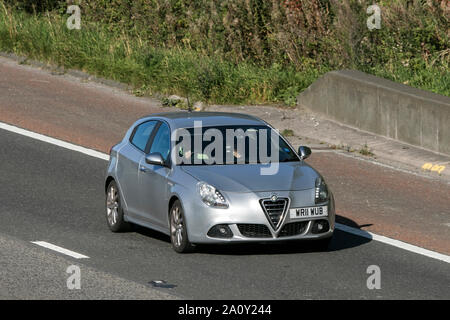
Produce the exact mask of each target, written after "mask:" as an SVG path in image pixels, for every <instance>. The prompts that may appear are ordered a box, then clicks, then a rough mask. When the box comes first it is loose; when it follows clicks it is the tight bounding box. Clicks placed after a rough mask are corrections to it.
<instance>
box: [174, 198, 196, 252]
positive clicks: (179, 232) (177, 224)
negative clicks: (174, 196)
mask: <svg viewBox="0 0 450 320" xmlns="http://www.w3.org/2000/svg"><path fill="white" fill-rule="evenodd" d="M169 221H170V241H171V242H172V247H173V249H174V250H175V251H176V252H178V253H185V252H190V251H192V249H193V245H192V244H191V243H190V242H189V238H188V234H187V230H186V219H185V217H184V212H183V207H182V206H181V202H180V201H179V200H176V201H175V202H174V203H173V205H172V207H171V208H170V215H169Z"/></svg>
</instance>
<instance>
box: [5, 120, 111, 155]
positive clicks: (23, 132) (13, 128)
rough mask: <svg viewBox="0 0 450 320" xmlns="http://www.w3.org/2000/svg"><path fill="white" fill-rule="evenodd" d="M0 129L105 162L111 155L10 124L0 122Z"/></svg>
mask: <svg viewBox="0 0 450 320" xmlns="http://www.w3.org/2000/svg"><path fill="white" fill-rule="evenodd" d="M0 129H4V130H7V131H10V132H14V133H17V134H20V135H23V136H27V137H29V138H33V139H36V140H39V141H43V142H47V143H50V144H53V145H55V146H59V147H63V148H66V149H70V150H73V151H77V152H81V153H84V154H86V155H88V156H91V157H95V158H99V159H103V160H106V161H109V155H107V154H105V153H102V152H99V151H96V150H92V149H88V148H85V147H81V146H78V145H76V144H72V143H69V142H66V141H62V140H58V139H55V138H51V137H49V136H45V135H43V134H40V133H35V132H32V131H28V130H25V129H22V128H19V127H16V126H12V125H10V124H6V123H3V122H0Z"/></svg>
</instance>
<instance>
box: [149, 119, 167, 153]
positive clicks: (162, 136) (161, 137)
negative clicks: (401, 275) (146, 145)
mask: <svg viewBox="0 0 450 320" xmlns="http://www.w3.org/2000/svg"><path fill="white" fill-rule="evenodd" d="M155 152H159V153H160V154H161V156H162V157H163V159H164V161H166V160H167V157H168V156H169V153H170V130H169V126H168V125H167V124H165V123H164V122H163V123H162V124H161V126H160V127H159V130H158V132H157V133H156V135H155V138H154V139H153V143H152V147H151V148H150V153H155Z"/></svg>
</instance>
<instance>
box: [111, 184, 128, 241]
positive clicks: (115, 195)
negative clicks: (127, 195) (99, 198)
mask: <svg viewBox="0 0 450 320" xmlns="http://www.w3.org/2000/svg"><path fill="white" fill-rule="evenodd" d="M105 209H106V222H107V224H108V227H109V229H110V230H111V231H112V232H123V231H128V230H130V229H131V225H130V223H128V222H126V221H125V220H124V217H123V208H122V204H121V200H120V192H119V188H118V187H117V184H116V182H115V181H114V180H111V182H110V183H109V185H108V187H107V188H106V201H105Z"/></svg>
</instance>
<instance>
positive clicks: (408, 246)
mask: <svg viewBox="0 0 450 320" xmlns="http://www.w3.org/2000/svg"><path fill="white" fill-rule="evenodd" d="M0 129H4V130H7V131H11V132H14V133H17V134H21V135H24V136H27V137H30V138H33V139H37V140H40V141H44V142H47V143H50V144H54V145H56V146H60V147H63V148H66V149H70V150H73V151H77V152H81V153H84V154H86V155H89V156H91V157H95V158H99V159H103V160H106V161H108V160H109V155H107V154H105V153H101V152H98V151H95V150H92V149H88V148H84V147H81V146H77V145H75V144H72V143H68V142H65V141H61V140H58V139H55V138H50V137H48V136H44V135H42V134H39V133H35V132H32V131H28V130H25V129H21V128H18V127H15V126H12V125H9V124H6V123H3V122H0ZM383 166H386V165H383ZM336 228H337V229H339V230H341V231H345V232H348V233H351V234H354V235H357V236H360V237H364V238H368V239H372V240H376V241H379V242H382V243H385V244H388V245H391V246H394V247H397V248H401V249H404V250H407V251H411V252H414V253H417V254H420V255H423V256H427V257H429V258H433V259H437V260H441V261H444V262H447V263H450V256H447V255H445V254H441V253H438V252H435V251H431V250H427V249H424V248H421V247H418V246H415V245H412V244H409V243H406V242H403V241H399V240H395V239H391V238H388V237H385V236H380V235H377V234H375V233H371V232H367V231H364V230H360V229H356V228H352V227H349V226H346V225H343V224H340V223H336ZM36 244H37V243H36ZM49 245H51V244H49ZM51 246H53V245H51ZM54 247H56V246H54ZM57 248H59V247H57ZM60 249H62V250H66V249H63V248H60ZM56 251H57V250H56ZM66 251H68V250H66ZM70 252H71V251H70ZM73 253H74V254H76V255H78V253H76V252H73ZM83 257H86V256H83ZM86 258H87V257H86Z"/></svg>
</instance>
